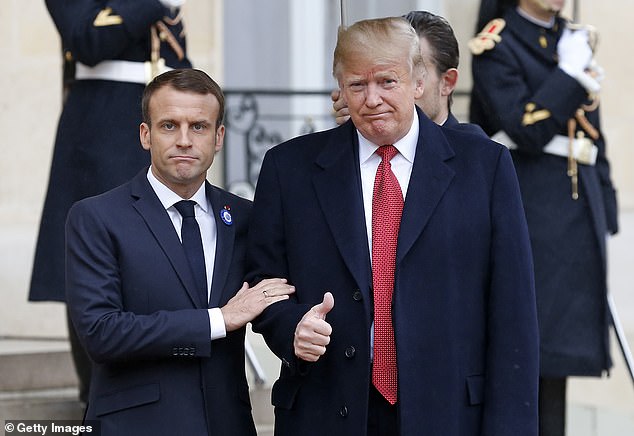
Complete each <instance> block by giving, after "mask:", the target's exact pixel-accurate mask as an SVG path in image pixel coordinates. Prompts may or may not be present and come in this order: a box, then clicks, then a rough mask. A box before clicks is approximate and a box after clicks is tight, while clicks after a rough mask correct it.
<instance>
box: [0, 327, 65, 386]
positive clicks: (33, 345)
mask: <svg viewBox="0 0 634 436" xmlns="http://www.w3.org/2000/svg"><path fill="white" fill-rule="evenodd" d="M69 350H70V346H69V345H68V341H66V340H63V339H51V340H46V339H23V338H0V374H2V377H0V392H6V391H8V392H12V391H23V390H26V391H31V390H41V389H53V388H70V387H74V386H76V385H77V376H76V374H75V369H74V366H73V362H72V359H71V356H70V351H69Z"/></svg>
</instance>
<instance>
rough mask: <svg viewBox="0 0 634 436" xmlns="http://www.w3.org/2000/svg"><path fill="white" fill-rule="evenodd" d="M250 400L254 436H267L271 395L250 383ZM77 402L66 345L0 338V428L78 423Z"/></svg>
mask: <svg viewBox="0 0 634 436" xmlns="http://www.w3.org/2000/svg"><path fill="white" fill-rule="evenodd" d="M250 379H253V378H252V377H251V378H250ZM251 396H252V400H251V401H252V405H253V416H254V419H255V421H256V425H257V429H258V436H272V435H273V408H272V406H271V405H270V400H269V398H270V389H269V388H268V387H267V386H256V385H255V383H254V384H253V387H252V389H251ZM77 397H78V390H77V378H76V375H75V372H74V368H73V363H72V360H71V356H70V348H69V345H68V342H67V341H66V340H42V339H18V338H0V423H3V421H4V420H49V419H54V420H57V421H62V420H81V419H82V417H83V413H84V405H83V404H82V403H81V402H80V401H79V400H78V399H77Z"/></svg>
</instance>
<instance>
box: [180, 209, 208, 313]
mask: <svg viewBox="0 0 634 436" xmlns="http://www.w3.org/2000/svg"><path fill="white" fill-rule="evenodd" d="M195 204H196V202H195V201H192V200H182V201H179V202H178V203H176V204H175V205H174V207H175V208H176V210H178V212H179V213H180V214H181V216H182V217H183V224H182V226H181V240H182V241H183V248H184V249H185V255H186V256H187V260H189V266H190V267H191V270H192V275H193V276H194V280H195V282H196V288H197V290H198V294H199V296H200V297H201V301H202V302H204V305H205V307H207V306H208V305H209V297H208V296H207V272H206V269H205V254H204V251H203V242H202V239H201V237H200V228H199V227H198V222H197V221H196V215H195V214H194V205H195Z"/></svg>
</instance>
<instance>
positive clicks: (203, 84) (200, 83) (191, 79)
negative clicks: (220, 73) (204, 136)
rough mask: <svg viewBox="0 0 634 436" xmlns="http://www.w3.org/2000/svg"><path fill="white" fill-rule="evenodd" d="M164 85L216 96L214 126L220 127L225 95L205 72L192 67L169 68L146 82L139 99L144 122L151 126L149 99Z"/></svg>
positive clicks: (179, 89)
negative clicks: (216, 107) (216, 113)
mask: <svg viewBox="0 0 634 436" xmlns="http://www.w3.org/2000/svg"><path fill="white" fill-rule="evenodd" d="M166 86H169V87H172V88H174V89H176V90H178V91H188V92H193V93H196V94H201V95H207V94H212V95H213V96H214V97H216V100H218V104H219V109H218V119H217V120H216V128H218V127H220V125H221V124H222V122H223V119H224V114H225V96H224V94H223V92H222V89H221V88H220V86H219V85H218V84H217V83H216V82H215V81H214V80H213V79H212V78H211V77H209V76H208V75H207V73H205V72H204V71H201V70H196V69H194V68H182V69H177V70H169V71H167V72H165V73H163V74H159V75H158V76H156V77H155V78H154V79H152V81H151V82H150V83H148V84H147V86H146V87H145V90H143V98H142V99H141V111H142V114H143V122H144V123H146V124H147V125H148V126H151V119H150V100H151V99H152V96H153V95H154V93H155V92H156V91H158V90H159V89H161V88H164V87H166Z"/></svg>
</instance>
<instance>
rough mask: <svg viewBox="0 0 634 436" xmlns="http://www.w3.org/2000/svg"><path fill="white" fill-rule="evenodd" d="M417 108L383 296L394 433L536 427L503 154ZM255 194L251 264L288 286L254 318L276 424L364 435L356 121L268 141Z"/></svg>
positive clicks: (297, 430)
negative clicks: (327, 328)
mask: <svg viewBox="0 0 634 436" xmlns="http://www.w3.org/2000/svg"><path fill="white" fill-rule="evenodd" d="M418 118H419V126H420V132H419V138H418V143H417V149H416V157H415V160H414V163H413V168H412V172H411V176H410V181H409V187H408V190H407V194H406V198H405V205H404V209H403V216H402V219H401V224H400V231H399V237H398V247H397V254H396V272H395V283H394V296H393V303H392V305H393V306H392V307H393V324H394V334H395V340H396V352H397V365H398V398H399V399H398V404H399V410H400V418H399V419H400V432H399V433H400V434H401V435H417V434H422V433H424V434H425V435H430V436H481V435H516V436H520V435H521V436H535V435H536V434H537V404H536V403H537V379H538V345H537V336H538V333H537V325H536V324H537V319H536V313H535V300H534V298H535V295H534V290H533V275H532V263H531V254H530V247H529V242H528V230H527V228H526V221H525V217H524V213H523V210H522V205H521V198H520V194H519V187H518V185H517V178H516V176H515V171H514V169H513V164H512V162H511V158H510V155H509V152H508V151H507V150H506V149H505V148H504V147H503V146H501V145H499V144H496V143H494V142H492V141H490V140H489V139H488V138H486V137H485V136H483V135H476V134H472V133H468V132H465V131H463V130H459V129H451V128H442V127H439V126H438V125H436V124H435V123H433V122H432V121H431V120H429V119H428V118H427V117H426V116H425V115H424V114H423V113H422V112H421V111H420V110H418ZM253 207H254V209H253V213H252V215H251V216H252V219H251V225H250V228H249V247H248V251H247V255H248V258H249V259H250V262H249V264H250V267H249V269H250V275H251V277H266V276H271V277H273V276H279V277H287V278H288V279H289V280H290V281H291V282H292V283H293V285H294V286H295V288H296V292H295V294H294V295H293V296H291V299H290V300H288V301H283V302H279V303H276V304H275V305H272V306H269V307H268V308H267V309H266V310H265V311H264V312H263V313H262V315H261V316H260V317H259V318H257V319H256V320H255V322H254V324H253V326H254V330H256V331H258V332H261V333H262V334H263V336H264V338H265V339H266V341H267V344H268V345H269V346H270V347H271V349H272V350H273V351H274V352H275V353H276V354H277V356H278V357H279V358H280V359H281V360H282V362H283V364H282V368H281V373H280V378H279V379H278V380H277V381H276V382H275V385H274V386H273V391H272V402H273V405H274V406H275V417H276V422H275V426H276V428H275V434H276V435H279V436H284V435H289V436H296V435H302V436H323V435H329V436H338V435H342V436H343V435H346V436H347V435H363V434H367V430H366V425H367V418H368V417H367V411H368V393H369V388H370V383H371V359H370V331H371V326H372V319H373V303H372V301H373V297H372V289H371V285H372V272H371V264H370V252H369V247H368V238H367V232H366V229H365V225H364V222H365V219H364V212H363V210H364V205H363V199H362V192H361V181H360V176H359V157H358V139H357V133H356V129H355V128H354V125H353V124H352V122H351V121H348V122H347V123H345V124H343V125H341V126H339V127H337V128H335V129H331V130H327V131H324V132H319V133H314V134H311V135H307V136H303V137H299V138H295V139H292V140H290V141H289V142H287V143H284V144H282V145H279V146H277V147H274V148H273V149H271V150H269V152H268V153H267V154H266V156H265V158H264V162H263V165H262V170H261V172H260V177H259V180H258V185H257V190H256V194H255V200H254V206H253ZM251 277H250V278H251ZM326 291H330V292H332V294H333V296H334V300H335V306H334V308H333V309H332V310H331V311H330V312H329V313H328V314H327V316H326V321H327V322H328V323H330V325H331V326H332V335H331V337H330V339H331V340H330V344H329V345H328V347H327V350H326V353H325V354H324V355H323V356H321V358H320V359H319V360H318V361H317V362H316V363H314V364H308V363H306V362H303V361H299V360H298V359H297V358H296V357H295V354H294V351H293V332H294V331H295V328H296V326H297V323H298V322H299V320H300V319H301V317H302V316H303V315H304V314H305V313H306V312H307V311H308V310H309V309H310V308H311V307H312V306H313V305H315V304H317V303H319V302H321V301H322V299H323V295H324V293H325V292H326Z"/></svg>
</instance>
